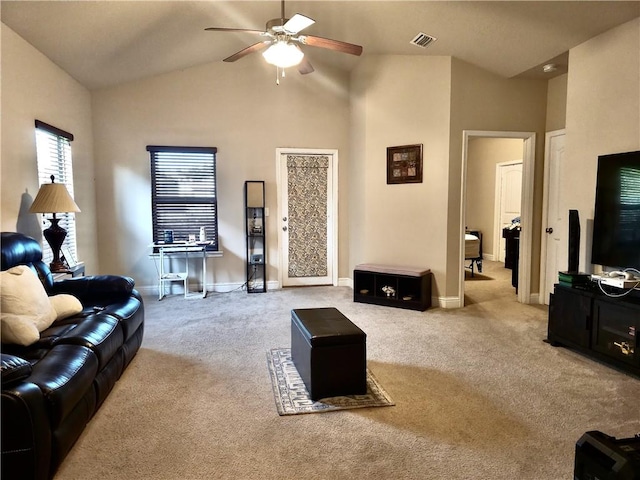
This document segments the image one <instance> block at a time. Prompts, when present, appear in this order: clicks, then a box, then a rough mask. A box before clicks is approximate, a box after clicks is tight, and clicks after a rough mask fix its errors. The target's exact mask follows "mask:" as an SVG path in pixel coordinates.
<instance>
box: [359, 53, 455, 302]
mask: <svg viewBox="0 0 640 480" xmlns="http://www.w3.org/2000/svg"><path fill="white" fill-rule="evenodd" d="M400 72H401V73H400ZM450 83H451V59H450V57H415V56H367V57H365V58H363V59H362V61H361V62H360V63H359V65H358V67H357V68H356V70H355V71H354V72H353V73H352V132H353V144H354V145H355V148H354V149H353V150H352V163H351V166H350V170H349V174H350V180H349V202H350V205H351V209H350V219H351V222H350V233H349V235H350V248H351V257H350V263H351V268H353V266H355V265H356V264H358V263H363V262H368V263H369V262H370V263H386V264H397V265H412V266H418V267H425V268H430V269H431V271H432V272H433V273H434V277H435V287H434V295H436V296H440V295H442V294H443V293H444V291H443V290H442V285H443V284H444V282H445V279H446V275H447V272H446V262H445V259H446V248H447V239H446V222H447V219H446V214H445V212H446V209H447V191H446V188H447V187H446V186H447V175H448V173H447V170H448V167H447V165H448V163H449V158H448V149H449V115H450V113H449V93H450ZM419 143H421V144H423V182H422V183H413V184H401V185H398V184H394V185H387V177H386V175H387V170H386V153H387V147H391V146H397V145H411V144H419Z"/></svg>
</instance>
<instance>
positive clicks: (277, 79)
mask: <svg viewBox="0 0 640 480" xmlns="http://www.w3.org/2000/svg"><path fill="white" fill-rule="evenodd" d="M279 69H280V67H276V85H280V72H279V71H278V70H279Z"/></svg>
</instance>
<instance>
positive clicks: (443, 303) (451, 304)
mask: <svg viewBox="0 0 640 480" xmlns="http://www.w3.org/2000/svg"><path fill="white" fill-rule="evenodd" d="M434 300H435V301H434ZM431 304H432V305H438V306H439V307H440V308H460V307H462V306H463V305H462V304H461V303H460V297H435V298H433V299H432V302H431Z"/></svg>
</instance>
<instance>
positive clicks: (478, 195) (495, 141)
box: [466, 137, 524, 260]
mask: <svg viewBox="0 0 640 480" xmlns="http://www.w3.org/2000/svg"><path fill="white" fill-rule="evenodd" d="M523 147H524V145H523V141H522V140H520V139H518V138H481V137H475V138H472V139H471V140H470V141H469V147H468V150H467V202H466V205H467V221H466V226H467V227H469V228H474V229H478V230H480V231H481V232H482V252H483V254H484V255H485V258H487V257H488V258H492V256H493V246H494V233H495V229H496V226H495V201H496V198H495V197H496V165H497V164H498V163H504V162H513V161H522V153H523ZM495 260H497V258H496V259H495Z"/></svg>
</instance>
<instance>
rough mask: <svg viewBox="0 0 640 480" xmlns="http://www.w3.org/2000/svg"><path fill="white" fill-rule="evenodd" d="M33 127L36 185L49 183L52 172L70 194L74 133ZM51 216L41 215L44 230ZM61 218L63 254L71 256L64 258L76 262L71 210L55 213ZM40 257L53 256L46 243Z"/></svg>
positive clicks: (47, 259) (44, 125)
mask: <svg viewBox="0 0 640 480" xmlns="http://www.w3.org/2000/svg"><path fill="white" fill-rule="evenodd" d="M35 127H36V157H37V164H38V185H42V184H44V183H51V175H54V176H55V181H56V183H63V184H64V185H65V186H66V187H67V190H68V192H69V195H71V197H72V198H73V197H74V193H73V160H72V155H71V142H72V141H73V135H72V134H70V133H68V132H65V131H64V130H60V129H59V128H56V127H54V126H52V125H49V124H47V123H44V122H41V121H40V120H36V121H35ZM49 217H50V215H42V221H41V222H40V227H41V229H42V230H43V231H44V230H45V229H47V228H49V226H50V222H49V220H48V218H49ZM56 217H57V218H59V219H60V221H59V223H58V224H59V225H60V226H61V227H62V228H64V229H65V230H66V231H67V236H66V237H65V239H64V243H63V245H62V252H61V253H62V255H65V257H66V256H67V255H72V257H73V258H67V259H66V260H67V261H68V262H69V263H75V261H76V259H77V258H78V254H77V243H76V222H75V214H74V213H57V214H56ZM42 243H43V245H42V256H43V260H44V261H45V262H46V263H48V262H51V260H52V259H53V253H52V252H51V248H50V247H49V244H48V243H47V242H42Z"/></svg>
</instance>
